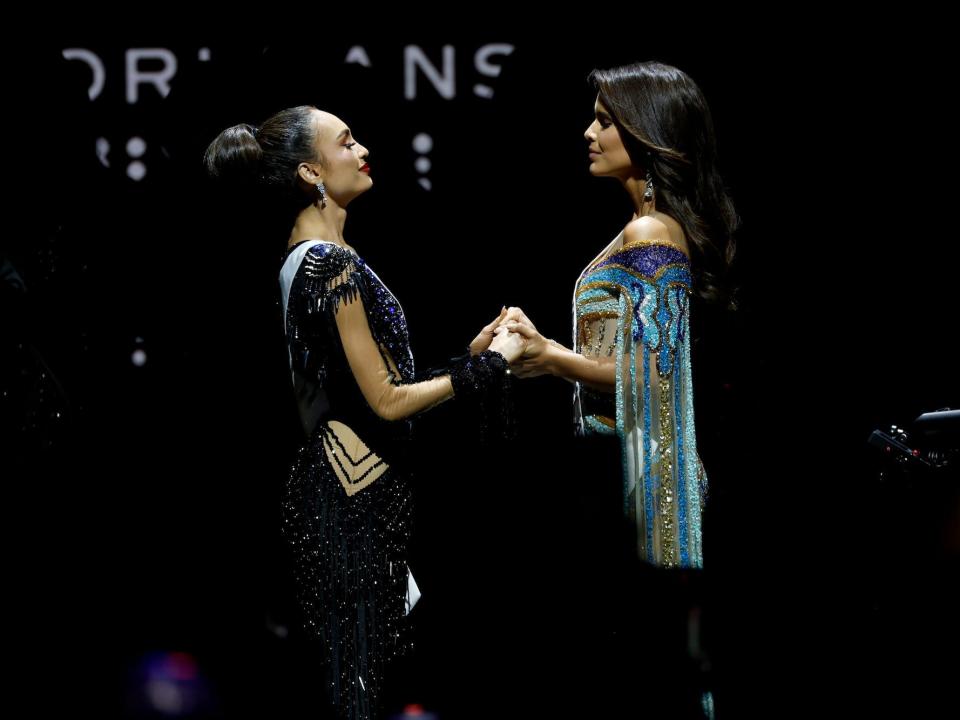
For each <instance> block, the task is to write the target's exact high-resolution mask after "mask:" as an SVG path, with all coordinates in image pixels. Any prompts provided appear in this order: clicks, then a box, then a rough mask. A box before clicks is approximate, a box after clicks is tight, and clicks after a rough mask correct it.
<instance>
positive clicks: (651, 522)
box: [575, 240, 706, 567]
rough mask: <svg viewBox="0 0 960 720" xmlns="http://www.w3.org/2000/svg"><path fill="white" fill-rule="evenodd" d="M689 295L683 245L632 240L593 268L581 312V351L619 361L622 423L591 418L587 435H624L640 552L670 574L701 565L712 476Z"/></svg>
mask: <svg viewBox="0 0 960 720" xmlns="http://www.w3.org/2000/svg"><path fill="white" fill-rule="evenodd" d="M691 287H692V276H691V271H690V260H689V258H688V257H687V255H686V254H685V253H684V252H683V251H682V250H681V249H680V248H679V247H678V246H676V245H674V244H673V243H669V242H664V241H659V240H641V241H634V242H631V243H627V244H626V245H625V246H624V247H623V248H622V249H621V250H619V251H617V252H615V253H613V254H612V255H610V256H609V257H607V258H606V259H604V260H602V261H600V262H598V263H596V264H595V265H593V266H592V267H591V268H589V269H588V270H587V272H586V273H585V275H584V277H583V279H582V281H581V282H580V284H579V285H578V289H577V295H576V307H575V312H576V328H575V342H576V345H577V348H578V350H579V351H580V352H581V353H583V354H586V355H590V356H594V357H596V356H606V357H610V358H611V359H612V360H614V361H615V362H616V396H615V401H616V402H615V404H616V408H615V418H610V417H606V416H604V415H603V414H601V413H596V414H591V413H586V412H585V413H584V414H583V415H582V421H583V426H584V431H585V432H588V433H589V432H597V433H611V432H613V433H615V434H616V435H617V436H618V437H619V439H620V448H621V453H622V457H621V461H622V465H623V499H624V511H625V512H626V513H627V515H628V516H629V517H630V518H631V519H632V520H633V521H634V524H635V527H636V542H637V554H638V556H639V557H641V558H643V559H645V560H647V561H649V562H651V563H654V564H657V565H663V566H668V567H669V566H692V567H700V566H702V563H703V555H702V541H701V512H702V508H703V502H704V494H705V491H706V474H705V473H704V470H703V466H702V465H701V463H700V459H699V456H698V455H697V446H696V432H695V425H694V413H693V386H692V376H691V368H690V323H689V307H690V302H689V301H690V293H691ZM578 392H580V390H579V388H578ZM584 392H585V393H586V392H588V391H587V390H584ZM584 407H585V408H589V402H586V401H585V403H584Z"/></svg>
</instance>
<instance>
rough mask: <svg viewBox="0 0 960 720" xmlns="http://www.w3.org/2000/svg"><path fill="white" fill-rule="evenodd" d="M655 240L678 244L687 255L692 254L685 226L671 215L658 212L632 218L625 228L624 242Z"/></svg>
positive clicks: (627, 243) (626, 243) (625, 243)
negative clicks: (684, 229) (684, 230)
mask: <svg viewBox="0 0 960 720" xmlns="http://www.w3.org/2000/svg"><path fill="white" fill-rule="evenodd" d="M641 241H646V242H650V241H655V242H663V243H667V244H670V245H675V246H677V247H678V248H679V249H680V250H682V251H683V253H684V254H685V255H688V256H689V255H690V249H689V247H688V245H687V239H686V237H685V235H684V232H683V227H682V226H681V225H680V223H678V222H677V221H676V220H674V219H673V218H671V217H670V216H669V215H664V214H663V213H657V214H656V215H644V216H642V217H638V218H637V219H636V220H631V221H630V222H629V223H627V226H626V227H625V228H624V229H623V244H624V246H626V245H629V244H630V243H633V242H641Z"/></svg>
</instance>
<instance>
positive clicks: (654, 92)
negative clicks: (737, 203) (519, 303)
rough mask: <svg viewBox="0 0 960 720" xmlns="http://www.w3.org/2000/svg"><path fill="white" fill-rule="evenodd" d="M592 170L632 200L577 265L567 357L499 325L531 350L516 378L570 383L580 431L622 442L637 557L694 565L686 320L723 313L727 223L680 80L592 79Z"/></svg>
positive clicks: (621, 70) (645, 75) (640, 74)
mask: <svg viewBox="0 0 960 720" xmlns="http://www.w3.org/2000/svg"><path fill="white" fill-rule="evenodd" d="M590 81H591V82H592V83H593V85H594V87H595V88H596V89H597V98H596V101H595V105H594V114H595V118H594V120H593V122H591V123H590V126H589V127H588V128H587V130H586V132H585V133H584V138H585V139H586V141H587V143H588V145H589V147H588V152H589V159H590V173H591V174H592V175H594V176H596V177H610V178H615V179H616V180H618V181H619V183H620V185H621V186H622V187H623V189H624V190H625V191H626V192H627V194H628V195H629V196H630V199H631V200H632V202H633V206H634V213H633V216H632V217H631V218H630V220H629V221H628V222H627V223H626V224H625V226H624V228H623V230H621V231H620V233H619V234H618V235H617V236H616V237H615V238H614V239H613V240H612V241H611V242H610V243H609V244H608V245H607V247H605V248H604V249H603V250H602V251H601V252H600V253H599V254H598V255H597V256H596V257H595V258H594V259H593V260H592V261H591V262H590V263H589V265H587V267H586V268H585V269H584V271H583V272H582V273H581V274H580V277H579V278H578V279H577V283H576V289H575V292H574V299H573V317H574V326H573V347H572V349H569V348H566V347H564V346H563V345H561V344H560V343H557V342H554V341H552V340H547V339H546V338H544V337H543V336H542V335H541V334H540V333H539V332H537V330H536V327H535V326H534V325H533V323H532V322H530V320H529V318H527V317H526V316H525V315H524V316H523V317H522V318H520V320H517V321H505V323H504V325H505V326H506V327H509V328H510V329H512V330H514V331H516V332H520V333H522V334H523V335H524V336H525V337H526V338H527V339H528V341H529V344H528V346H527V349H526V351H525V352H524V355H523V357H522V359H521V360H520V361H518V362H517V363H515V364H513V365H512V368H513V372H514V374H515V375H516V376H517V377H534V376H537V375H544V374H551V375H555V376H558V377H563V378H566V379H568V380H570V381H572V382H573V383H574V385H575V396H574V397H575V402H574V409H575V420H576V427H577V429H578V433H579V434H583V435H591V434H606V435H615V436H617V437H618V438H619V446H620V451H621V461H622V471H623V502H624V509H625V511H626V513H627V514H628V516H629V517H630V519H631V520H632V521H633V523H632V525H633V527H634V528H635V533H636V536H635V540H636V554H637V556H638V557H640V558H641V559H643V560H645V561H648V562H650V563H653V564H655V565H658V566H664V567H700V566H702V564H703V545H702V537H701V519H702V512H703V506H704V501H705V492H706V486H707V477H706V473H705V471H704V468H703V465H702V464H701V462H700V459H699V456H698V453H697V439H696V432H695V420H694V412H693V382H692V379H693V374H692V369H691V331H690V329H691V325H690V323H691V317H692V316H694V315H696V314H698V313H702V312H703V311H704V310H705V309H706V308H707V307H708V306H711V305H712V306H717V307H731V306H732V305H733V296H732V292H731V289H730V287H729V284H728V282H727V278H728V272H727V271H728V268H729V266H730V264H731V261H732V259H733V255H734V238H733V235H734V232H735V230H736V228H737V225H738V218H737V214H736V212H735V210H734V207H733V203H732V201H731V199H730V197H729V195H728V194H727V191H726V188H725V187H724V184H723V181H722V178H721V176H720V173H719V171H718V168H717V151H716V140H715V137H714V130H713V121H712V118H711V114H710V110H709V107H708V106H707V102H706V100H705V99H704V96H703V93H702V92H701V91H700V88H699V87H698V86H697V85H696V83H695V82H694V81H693V80H692V79H691V78H690V77H689V76H687V75H686V74H685V73H684V72H683V71H681V70H679V69H677V68H675V67H672V66H670V65H664V64H662V63H658V62H643V63H636V64H633V65H627V66H624V67H617V68H613V69H610V70H594V71H593V72H592V73H591V74H590Z"/></svg>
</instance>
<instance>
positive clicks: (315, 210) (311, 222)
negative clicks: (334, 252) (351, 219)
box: [287, 199, 349, 248]
mask: <svg viewBox="0 0 960 720" xmlns="http://www.w3.org/2000/svg"><path fill="white" fill-rule="evenodd" d="M346 222H347V211H346V210H345V209H344V208H341V207H338V206H336V205H335V204H333V203H332V202H331V201H330V200H329V199H328V200H327V207H326V208H324V209H323V210H320V208H319V207H318V206H317V205H311V206H309V207H307V208H304V209H303V210H301V211H300V214H299V215H297V220H296V222H295V223H294V224H293V229H292V230H291V231H290V237H289V239H288V240H287V247H288V248H291V247H293V246H294V245H296V244H297V243H299V242H303V241H304V240H310V239H317V240H328V241H330V242H332V243H336V244H337V245H342V246H344V247H349V246H348V245H347V243H346V242H345V241H344V239H343V226H344V224H345V223H346Z"/></svg>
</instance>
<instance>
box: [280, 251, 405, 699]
mask: <svg viewBox="0 0 960 720" xmlns="http://www.w3.org/2000/svg"><path fill="white" fill-rule="evenodd" d="M280 287H281V294H282V301H283V303H282V304H283V311H284V323H285V331H286V337H287V347H288V351H289V361H290V372H291V378H292V382H293V389H294V394H295V397H296V401H297V408H298V411H299V415H300V419H301V422H302V424H303V428H304V432H305V434H306V437H307V441H306V443H305V444H303V445H302V446H301V447H300V448H299V450H298V453H297V457H296V459H295V461H294V462H293V464H292V467H291V469H290V472H289V475H288V479H287V482H286V487H285V491H284V496H283V503H282V506H283V535H284V538H285V540H286V542H287V543H288V545H289V547H290V548H291V550H292V556H293V562H294V573H295V587H296V591H297V598H298V604H299V607H300V609H301V610H302V614H303V618H304V622H305V623H306V630H307V632H308V634H309V635H310V636H311V637H312V638H315V639H316V640H319V641H320V643H321V644H322V647H323V648H324V651H325V658H324V660H325V663H324V664H325V667H326V668H327V671H328V677H327V684H328V688H329V692H330V699H331V701H332V703H333V705H334V706H335V708H336V712H337V713H338V716H339V717H343V718H371V717H376V716H377V712H378V710H379V703H380V700H381V697H380V695H381V690H382V687H383V679H384V674H385V673H386V672H388V666H389V664H390V662H391V661H392V659H393V658H395V657H396V656H398V655H400V654H402V653H403V652H404V651H405V649H407V648H408V647H409V646H410V640H409V638H408V635H407V633H406V630H407V628H406V627H405V624H406V620H405V616H406V614H407V613H408V612H409V611H410V609H411V608H412V607H413V605H414V604H415V603H416V601H417V598H418V597H419V590H418V588H417V586H416V583H415V581H414V580H413V576H412V574H411V573H410V571H409V568H408V566H407V547H408V540H409V536H410V521H411V515H412V491H411V485H410V478H409V467H408V461H407V456H408V446H407V444H408V442H409V440H410V431H411V426H410V421H409V420H394V421H389V422H388V421H386V420H384V419H382V418H381V417H379V416H378V415H377V414H376V413H375V412H374V411H373V410H372V409H371V408H370V406H369V405H368V404H367V402H366V401H365V400H364V397H363V395H362V394H361V392H360V390H359V388H358V386H357V383H356V382H355V381H354V378H353V375H352V374H351V370H350V367H349V364H348V362H347V360H346V357H345V354H344V350H343V346H342V342H341V338H340V335H339V333H338V330H337V326H336V322H335V313H336V310H337V308H338V306H339V305H340V304H341V303H349V302H352V301H354V300H355V299H357V298H360V299H362V301H363V305H364V308H365V310H366V315H367V321H368V324H369V329H370V333H371V334H372V336H373V338H374V340H375V341H376V344H377V347H378V349H379V351H380V353H381V356H382V360H383V362H384V364H385V366H386V368H387V369H388V371H389V373H390V382H391V383H394V384H402V383H410V382H413V381H414V362H413V355H412V353H411V351H410V343H409V337H408V332H407V325H406V320H405V317H404V314H403V310H402V308H401V307H400V304H399V303H398V302H397V300H396V298H395V297H394V296H393V295H392V294H391V292H390V291H389V289H387V287H386V286H385V285H384V284H383V282H382V281H381V280H380V278H379V277H378V276H377V275H376V273H374V271H373V270H372V269H371V268H370V267H368V266H367V264H366V263H365V262H364V261H363V259H362V258H360V257H359V256H357V255H356V254H355V253H353V252H351V251H350V250H348V249H346V248H345V247H343V246H341V245H337V244H335V243H331V242H327V241H319V240H308V241H304V242H301V243H300V244H298V245H295V246H293V248H291V249H290V250H288V252H287V255H286V258H285V260H284V262H283V265H282V268H281V271H280Z"/></svg>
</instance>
